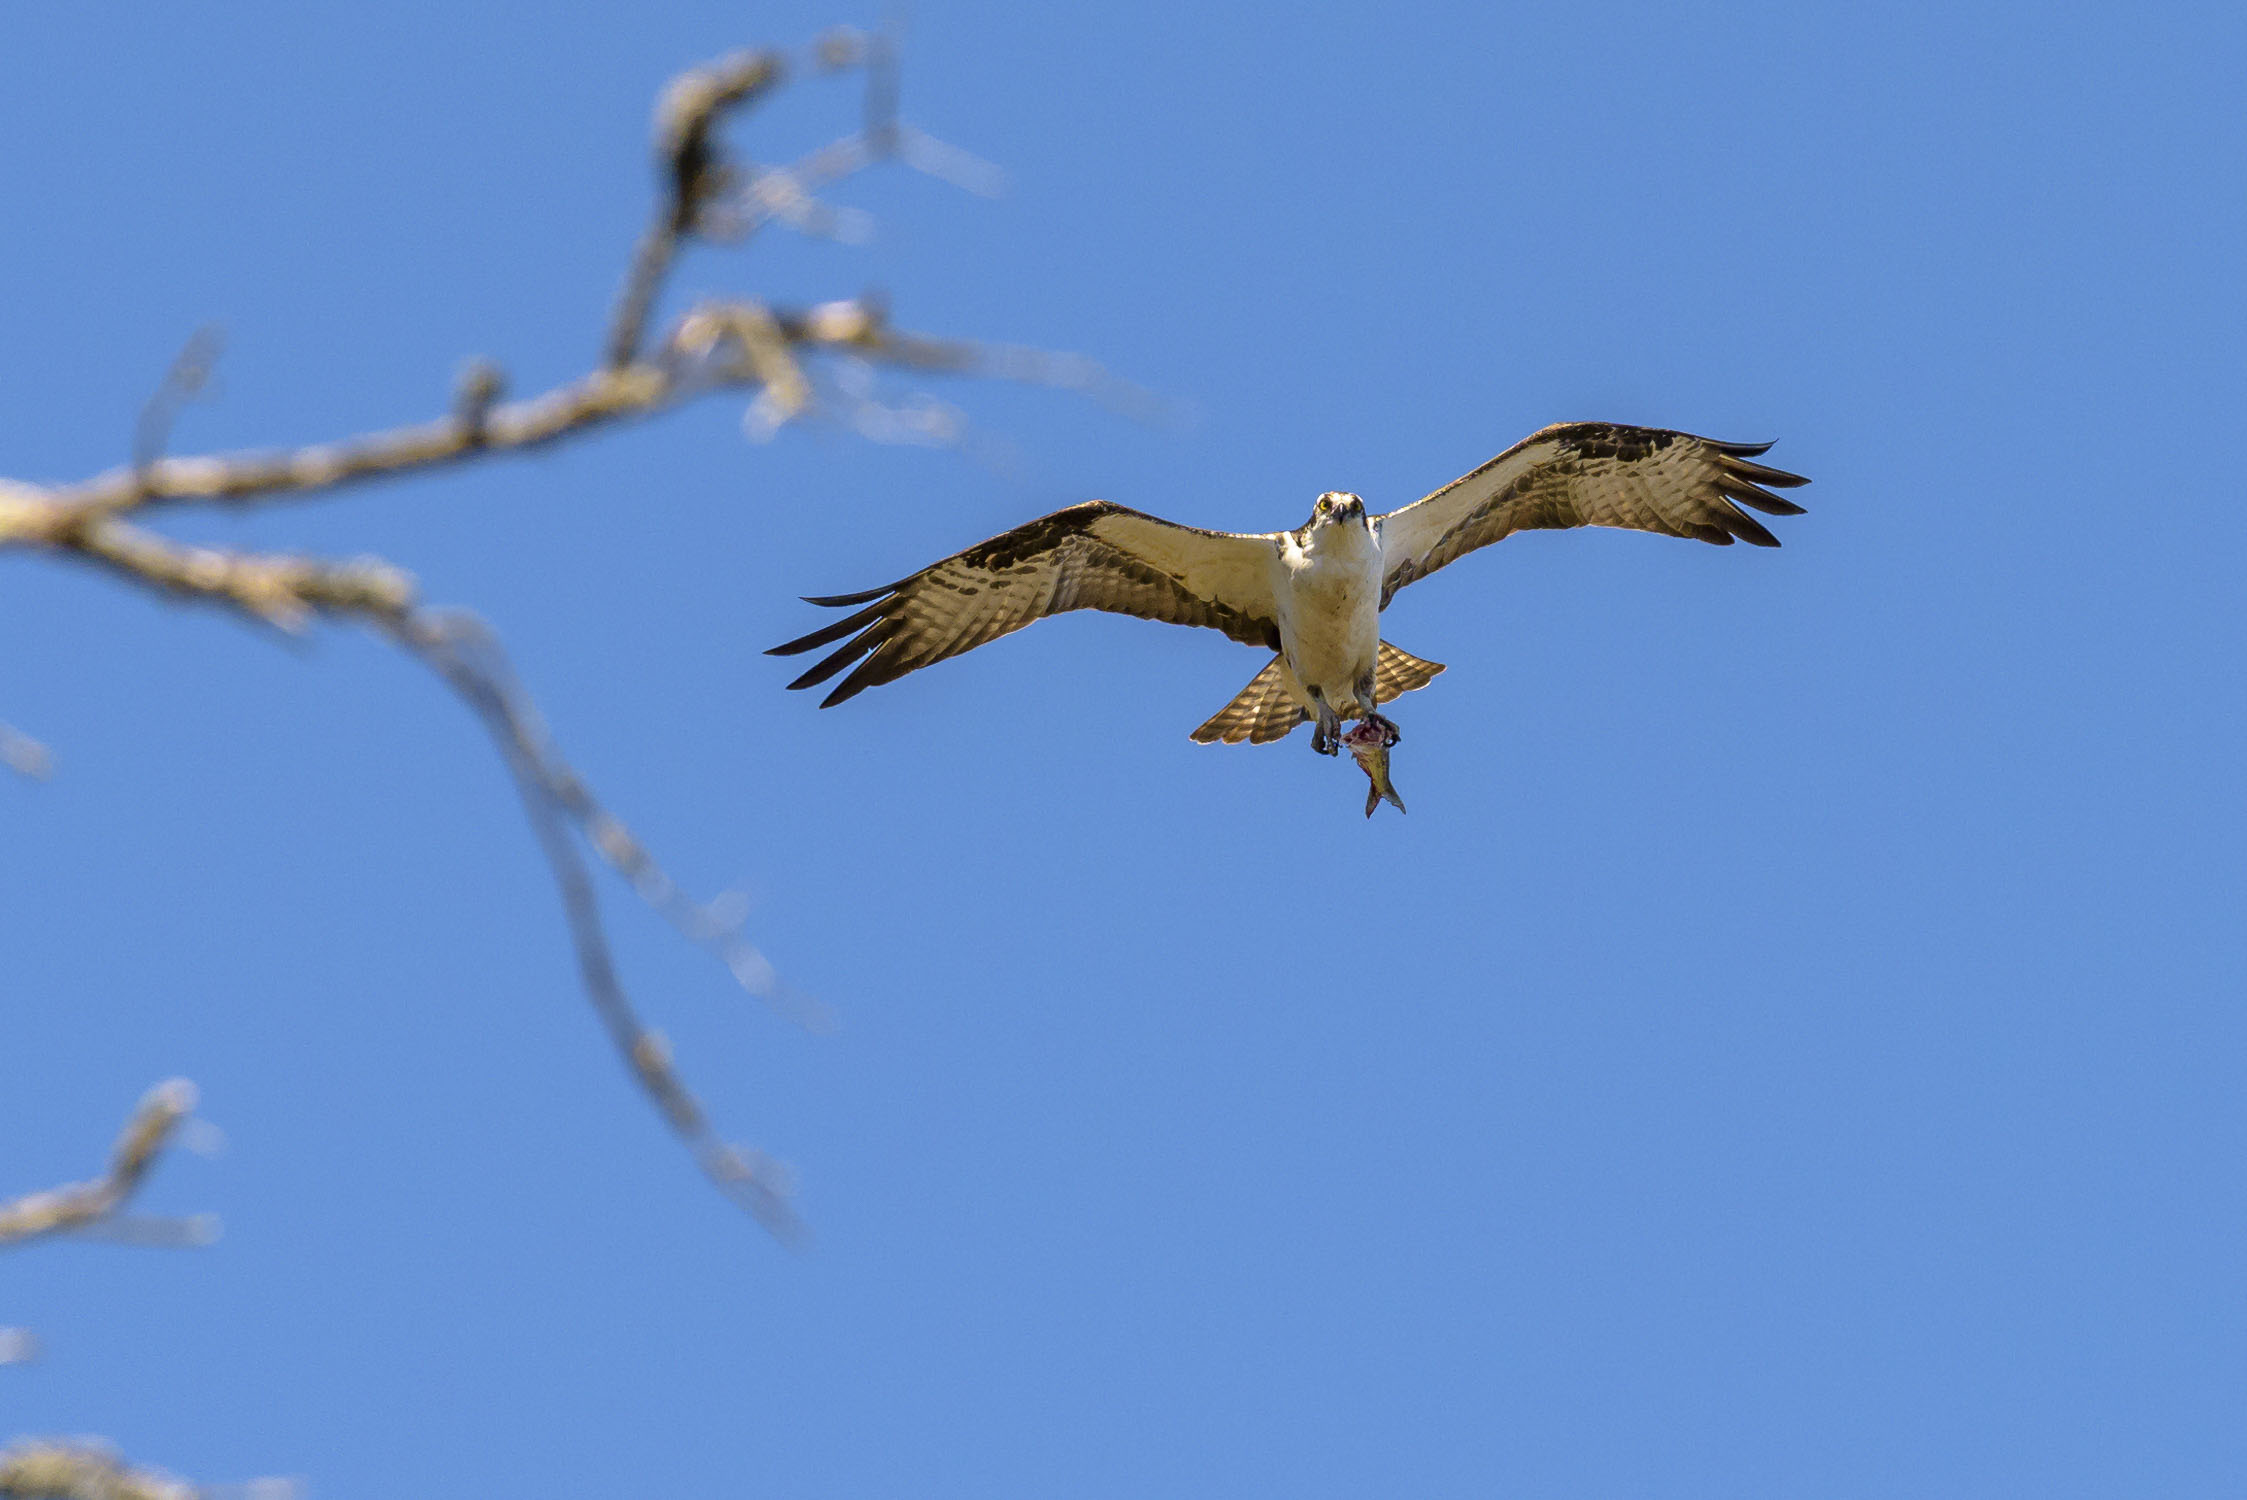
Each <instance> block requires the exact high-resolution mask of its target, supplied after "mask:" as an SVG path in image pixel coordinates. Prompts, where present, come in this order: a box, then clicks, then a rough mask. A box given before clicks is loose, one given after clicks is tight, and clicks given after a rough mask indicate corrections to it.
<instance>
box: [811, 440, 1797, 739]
mask: <svg viewBox="0 0 2247 1500" xmlns="http://www.w3.org/2000/svg"><path fill="white" fill-rule="evenodd" d="M1770 446H1771V445H1770V444H1769V443H1719V442H1715V441H1713V440H1711V439H1709V438H1701V437H1694V436H1693V435H1691V434H1690V433H1684V432H1669V431H1666V430H1663V429H1661V428H1654V427H1623V426H1617V425H1614V424H1612V423H1607V422H1567V423H1562V424H1560V425H1558V426H1553V427H1547V428H1545V429H1544V430H1543V431H1541V432H1537V433H1533V434H1531V435H1530V436H1529V437H1527V438H1525V439H1523V440H1522V441H1521V442H1519V443H1517V444H1515V445H1514V446H1513V447H1511V448H1509V449H1507V450H1506V451H1505V452H1504V453H1501V454H1499V455H1498V456H1497V457H1496V458H1494V459H1492V460H1491V461H1490V462H1489V463H1486V464H1484V465H1483V466H1482V467H1481V468H1479V469H1476V470H1475V471H1474V472H1473V473H1471V474H1466V475H1463V476H1461V477H1460V478H1458V479H1455V480H1453V481H1452V482H1451V483H1449V484H1447V485H1445V486H1444V487H1443V488H1442V489H1440V490H1437V491H1436V492H1435V493H1434V494H1432V495H1428V496H1426V497H1425V498H1423V499H1420V500H1416V501H1414V502H1413V503H1412V504H1410V505H1407V506H1405V507H1404V508H1403V509H1402V510H1394V511H1391V512H1389V513H1388V514H1387V515H1384V516H1373V515H1368V514H1367V513H1366V509H1365V502H1364V501H1363V500H1360V499H1359V498H1358V497H1357V496H1356V495H1352V494H1347V493H1344V492H1341V491H1329V492H1327V493H1326V494H1323V495H1321V496H1319V498H1318V504H1317V506H1316V508H1315V509H1313V510H1312V512H1311V518H1310V520H1308V521H1306V522H1304V523H1303V524H1302V525H1301V526H1300V527H1298V528H1296V529H1295V530H1293V531H1275V532H1268V533H1266V534H1264V535H1261V536H1249V535H1241V534H1238V533H1234V532H1225V531H1202V530H1200V529H1198V528H1196V527H1192V526H1179V525H1176V524H1174V523H1172V522H1169V521H1164V520H1159V519H1157V518H1156V517H1154V516H1150V515H1144V514H1142V513H1140V512H1139V511H1136V510H1129V509H1126V508H1125V507H1123V506H1121V505H1112V504H1110V503H1108V502H1107V501H1105V500H1094V501H1089V502H1087V503H1085V504H1083V505H1072V506H1070V507H1069V508H1068V509H1067V510H1059V511H1055V512H1054V513H1053V514H1052V515H1050V516H1043V517H1041V518H1039V519H1038V520H1035V521H1031V522H1029V523H1027V524H1025V525H1022V526H1017V527H1015V528H1014V529H1013V530H1012V531H1007V532H1001V533H1000V534H999V535H997V536H995V537H992V538H991V539H990V540H989V541H985V542H978V543H977V544H976V545H975V546H973V547H970V548H968V549H967V550H966V551H965V552H959V553H955V554H953V555H952V556H950V557H947V558H945V559H944V560H943V561H942V562H940V563H935V564H932V565H931V566H929V567H926V568H923V569H921V571H920V572H918V573H915V574H913V575H912V576H911V577H909V578H903V579H900V580H898V581H897V582H896V583H893V584H889V585H887V586H886V587H883V588H878V589H868V590H867V591H866V592H864V593H860V594H836V595H832V596H829V597H826V598H808V597H807V598H806V600H805V602H806V603H807V604H818V605H824V606H828V607H832V608H839V609H849V608H852V607H853V606H858V608H856V610H855V612H854V613H852V614H850V615H848V616H846V617H845V618H843V619H841V620H837V621H836V622H834V623H833V624H831V625H829V626H827V627H826V628H825V629H823V630H815V631H813V632H812V633H811V634H809V635H807V636H803V637H801V638H799V639H797V640H793V641H790V642H788V643H787V644H786V645H784V646H775V647H773V648H772V650H771V651H770V652H768V653H767V654H768V655H772V656H793V655H795V654H797V653H798V652H802V651H810V650H813V649H815V648H817V647H821V646H829V645H833V644H834V643H835V642H837V641H840V642H842V645H841V646H840V647H838V648H837V649H836V650H835V651H834V652H832V653H831V654H830V655H828V656H826V657H824V658H823V659H821V660H820V661H819V663H818V664H817V665H815V666H814V667H812V669H811V670H810V671H808V672H806V673H804V674H803V675H802V676H801V677H798V678H797V679H796V680H795V681H794V682H791V683H789V684H788V686H789V687H791V688H808V687H812V686H814V685H816V684H818V683H822V682H825V681H827V680H828V679H829V678H830V677H833V676H834V675H835V674H836V673H838V672H840V671H842V670H843V669H844V668H845V667H849V666H851V664H852V663H854V662H855V663H857V667H856V670H854V671H852V672H851V674H850V675H849V676H848V677H845V678H844V679H843V680H842V682H841V683H840V684H838V685H837V686H836V687H835V689H834V691H832V692H830V693H829V694H828V695H827V696H826V698H825V699H823V700H822V701H821V703H820V707H822V708H828V707H831V706H833V705H834V704H837V703H840V702H842V701H843V700H844V699H846V698H850V697H853V696H855V695H857V694H858V693H860V692H863V691H864V690H865V689H867V688H870V687H873V686H874V685H876V684H877V683H883V682H893V681H895V680H896V679H898V678H900V677H902V676H904V675H905V674H906V673H907V672H911V671H914V670H916V669H917V668H920V667H925V666H927V665H929V664H930V663H931V662H938V661H942V660H944V659H945V658H946V657H948V656H957V655H959V654H960V653H961V652H963V651H969V650H972V649H974V648H975V647H977V646H980V645H982V644H983V643H984V642H986V641H995V640H997V639H998V638H999V637H1000V636H1002V635H1007V634H1009V633H1011V632H1013V631H1017V630H1020V629H1021V628H1022V627H1023V626H1025V625H1027V624H1029V623H1030V622H1031V621H1033V620H1042V619H1044V618H1045V617H1046V616H1047V615H1058V614H1062V613H1064V612H1066V611H1068V610H1072V609H1105V610H1110V611H1113V612H1114V613H1117V614H1125V615H1137V616H1139V617H1140V618H1141V619H1146V620H1165V621H1168V622H1169V623H1171V624H1173V625H1206V626H1209V627H1210V628H1211V629H1214V630H1222V631H1223V632H1225V634H1227V635H1229V636H1231V637H1232V638H1233V639H1234V640H1236V641H1240V642H1242V643H1244V644H1246V645H1250V646H1260V647H1262V648H1263V649H1265V650H1267V651H1271V652H1273V653H1275V654H1274V655H1273V657H1272V659H1271V661H1270V662H1268V663H1266V664H1265V666H1264V669H1263V670H1262V671H1260V672H1258V673H1257V674H1256V676H1255V677H1254V678H1252V679H1251V680H1250V681H1249V684H1248V686H1247V687H1245V688H1243V689H1241V691H1240V692H1239V694H1238V695H1236V696H1235V697H1234V699H1233V701H1232V702H1230V703H1228V704H1226V705H1225V707H1224V708H1223V709H1221V710H1219V712H1218V713H1217V715H1216V717H1214V718H1212V719H1210V720H1209V722H1207V723H1206V724H1203V725H1202V726H1201V727H1200V728H1199V729H1197V730H1195V731H1194V734H1193V738H1194V739H1195V740H1197V741H1199V742H1201V743H1203V744H1209V743H1213V742H1218V741H1222V742H1224V743H1226V744H1238V743H1239V742H1240V741H1242V740H1247V741H1249V742H1250V743H1251V744H1259V745H1261V744H1264V743H1266V742H1267V741H1271V740H1276V739H1279V738H1281V737H1282V736H1284V735H1286V734H1287V733H1288V732H1289V731H1291V730H1293V729H1294V728H1295V726H1296V725H1298V724H1301V723H1302V722H1304V721H1305V720H1306V719H1308V720H1310V721H1311V722H1312V724H1313V726H1314V728H1313V730H1312V734H1311V746H1312V748H1313V749H1315V750H1317V751H1318V752H1319V753H1320V754H1322V755H1332V754H1334V753H1335V751H1336V748H1337V745H1338V742H1339V740H1340V738H1341V726H1342V724H1343V722H1344V721H1345V720H1350V719H1359V720H1363V721H1364V722H1365V723H1366V724H1367V725H1369V726H1371V727H1373V728H1375V729H1378V730H1380V731H1381V732H1382V733H1383V734H1384V735H1385V736H1386V738H1387V740H1388V742H1389V743H1394V742H1395V740H1396V737H1397V731H1396V726H1395V725H1393V724H1391V723H1390V722H1389V721H1388V720H1387V719H1386V718H1384V717H1383V716H1382V714H1381V712H1380V707H1381V705H1382V704H1384V703H1386V702H1388V701H1389V700H1390V699H1391V698H1394V697H1396V696H1397V695H1398V694H1399V693H1407V692H1410V691H1412V690H1413V689H1414V688H1419V687H1425V686H1426V685H1427V684H1428V682H1429V681H1430V680H1431V679H1432V678H1434V676H1435V675H1436V674H1437V673H1438V672H1441V671H1442V670H1443V667H1442V665H1441V664H1440V663H1437V662H1432V661H1422V660H1421V659H1420V658H1418V657H1416V656H1412V655H1410V654H1408V653H1406V652H1403V651H1400V650H1398V649H1397V648H1396V647H1394V646H1392V645H1390V644H1389V643H1388V642H1387V641H1384V640H1382V639H1381V611H1382V610H1384V609H1387V608H1388V607H1389V601H1390V600H1391V599H1393V598H1395V597H1396V592H1397V590H1398V589H1401V588H1403V587H1404V586H1405V585H1406V584H1408V583H1411V582H1413V581H1414V580H1416V579H1420V578H1425V577H1427V576H1428V575H1429V574H1430V573H1433V572H1434V571H1435V570H1436V569H1438V568H1440V567H1442V566H1443V565H1444V564H1446V563H1448V562H1451V561H1453V560H1454V559H1457V558H1460V557H1464V556H1466V555H1467V554H1468V553H1469V552H1472V551H1474V550H1475V549H1476V548H1478V547H1487V546H1489V545H1490V544H1491V543H1492V542H1495V541H1498V540H1499V539H1500V538H1502V537H1506V536H1510V535H1511V534H1513V533H1514V532H1516V531H1531V530H1539V529H1550V528H1558V527H1568V526H1620V527H1627V528H1629V529H1632V530H1636V531H1655V532H1660V533H1661V534H1663V535H1664V536H1680V537H1693V538H1696V539H1697V540H1700V541H1704V542H1714V543H1715V544H1717V545H1718V546H1730V545H1731V544H1732V541H1733V539H1734V538H1738V539H1739V540H1741V541H1745V542H1753V543H1754V544H1755V545H1757V546H1759V547H1776V546H1778V545H1779V540H1778V538H1776V537H1774V536H1773V535H1772V534H1771V533H1770V532H1769V531H1767V530H1765V529H1764V527H1763V526H1762V524H1761V523H1760V522H1758V521H1756V520H1755V519H1754V518H1753V517H1752V516H1749V515H1748V514H1747V513H1746V512H1744V511H1742V510H1741V509H1740V508H1739V507H1740V506H1742V505H1747V506H1752V507H1753V508H1755V509H1756V510H1760V511H1762V512H1764V513H1765V514H1767V515H1774V516H1794V515H1800V514H1802V507H1801V506H1799V505H1796V504H1795V503H1794V502H1792V501H1790V500H1784V499H1781V498H1780V497H1779V496H1777V495H1774V494H1772V493H1771V491H1770V490H1769V489H1766V488H1765V487H1764V486H1767V485H1768V486H1774V487H1777V488H1780V489H1788V488H1792V487H1793V486H1795V485H1799V484H1806V483H1808V482H1809V481H1807V480H1805V479H1804V478H1803V477H1802V476H1801V475H1799V474H1789V473H1787V472H1785V471H1784V470H1780V469H1773V468H1767V467H1765V466H1764V465H1762V464H1759V463H1756V462H1754V461H1753V460H1755V459H1756V458H1757V457H1759V456H1760V455H1761V454H1762V453H1763V452H1764V451H1765V450H1766V449H1768V448H1769V447H1770Z"/></svg>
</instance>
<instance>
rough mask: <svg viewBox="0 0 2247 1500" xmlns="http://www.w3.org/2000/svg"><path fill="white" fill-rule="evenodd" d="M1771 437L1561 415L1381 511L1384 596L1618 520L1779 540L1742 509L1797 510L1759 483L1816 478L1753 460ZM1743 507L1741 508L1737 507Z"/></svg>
mask: <svg viewBox="0 0 2247 1500" xmlns="http://www.w3.org/2000/svg"><path fill="white" fill-rule="evenodd" d="M1770 446H1771V445H1770V444H1769V443H1719V442H1715V441H1713V440H1711V439H1709V438H1701V437H1695V436H1693V435H1692V434H1691V433H1686V432H1669V431H1666V430H1664V429H1662V428H1659V427H1619V426H1616V425H1615V424H1613V423H1610V422H1563V423H1560V424H1559V425H1557V426H1553V427H1548V428H1546V429H1545V430H1544V431H1542V432H1537V433H1532V434H1531V435H1530V436H1528V437H1526V438H1524V439H1522V441H1520V442H1518V443H1516V444H1515V445H1514V446H1513V447H1511V448H1508V449H1507V450H1506V451H1505V452H1503V453H1501V454H1499V455H1498V456H1497V457H1496V458H1494V459H1492V460H1491V461H1490V462H1489V463H1486V464H1484V465H1483V466H1482V467H1481V468H1479V469H1477V470H1475V471H1474V472H1473V473H1472V474H1467V475H1463V476H1461V477H1460V478H1458V479H1454V480H1453V481H1451V483H1449V484H1447V485H1445V486H1444V487H1443V488H1442V489H1440V490H1437V491H1436V492H1435V493H1434V494H1432V495H1430V496H1428V497H1427V498H1426V499H1424V500H1416V501H1414V502H1413V503H1412V504H1410V505H1407V506H1406V507H1405V508H1404V509H1402V510H1398V511H1391V512H1390V513H1389V514H1388V515H1385V516H1383V517H1381V520H1380V527H1381V553H1382V556H1383V558H1384V559H1385V560H1386V566H1385V568H1384V570H1383V577H1382V580H1381V603H1382V605H1383V607H1384V608H1385V607H1387V605H1388V602H1389V600H1390V599H1391V598H1392V597H1393V596H1394V595H1395V594H1396V591H1397V590H1398V589H1401V588H1403V587H1404V586H1405V585H1406V584H1408V583H1410V582H1412V581H1413V580H1414V579H1416V578H1425V577H1427V576H1428V575H1429V574H1430V573H1433V572H1434V571H1435V570H1436V569H1438V568H1440V567H1442V566H1443V565H1444V564H1445V563H1448V562H1451V561H1453V560H1454V559H1456V558H1461V557H1464V556H1466V555H1467V554H1468V553H1470V552H1472V551H1474V550H1475V549H1476V548H1477V547H1487V546H1489V545H1490V544H1491V543H1492V542H1495V541H1497V540H1498V539H1499V538H1501V537H1504V536H1507V535H1510V534H1511V533H1513V532H1516V531H1531V530H1536V529H1540V528H1546V529H1550V528H1557V527H1566V526H1623V527H1628V528H1630V529H1632V530H1636V531H1658V532H1661V533H1662V534H1663V535H1664V536H1689V537H1695V538H1698V539H1699V540H1701V541H1704V542H1714V543H1716V544H1717V545H1718V546H1720V547H1729V546H1730V545H1732V539H1733V538H1734V537H1738V538H1739V539H1740V540H1741V541H1744V542H1753V543H1755V544H1756V545H1757V546H1759V547H1776V546H1778V545H1779V539H1778V538H1777V537H1775V536H1773V535H1772V534H1771V533H1770V532H1768V531H1766V530H1764V528H1763V525H1762V523H1761V522H1759V521H1757V520H1756V519H1755V518H1754V517H1753V516H1750V515H1749V514H1747V513H1746V512H1745V511H1743V510H1741V509H1740V508H1739V507H1740V506H1742V505H1749V506H1753V507H1755V508H1756V509H1757V510H1760V511H1762V512H1764V513H1765V514H1766V515H1773V516H1798V515H1801V514H1802V507H1801V506H1799V505H1797V504H1795V503H1794V502H1793V501H1791V500H1783V499H1781V498H1780V497H1779V496H1777V495H1774V494H1772V493H1771V492H1770V491H1769V490H1767V489H1765V488H1763V486H1765V485H1775V486H1777V487H1778V488H1780V489H1791V488H1793V487H1794V486H1795V485H1798V484H1808V483H1809V482H1810V481H1809V480H1807V479H1804V478H1803V477H1802V476H1801V475H1799V474H1789V473H1787V472H1786V471H1785V470H1783V469H1771V468H1766V467H1764V466H1763V465H1762V464H1759V463H1754V462H1751V460H1753V459H1754V458H1756V457H1757V456H1758V455H1759V454H1761V453H1762V452H1763V451H1764V450H1765V449H1767V448H1769V447H1770ZM1735 502H1737V503H1735Z"/></svg>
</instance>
